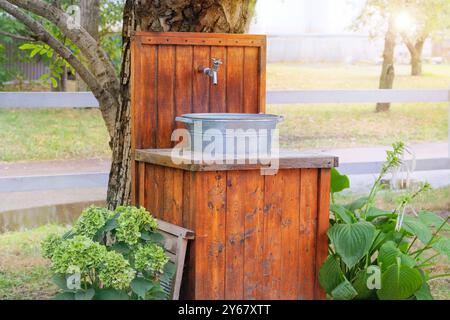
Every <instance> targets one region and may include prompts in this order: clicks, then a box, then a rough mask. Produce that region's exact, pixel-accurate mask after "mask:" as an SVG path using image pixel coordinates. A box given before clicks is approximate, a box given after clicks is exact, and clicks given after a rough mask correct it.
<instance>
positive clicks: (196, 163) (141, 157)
mask: <svg viewBox="0 0 450 320" xmlns="http://www.w3.org/2000/svg"><path fill="white" fill-rule="evenodd" d="M135 159H136V161H140V162H146V163H152V164H157V165H162V166H167V167H171V168H177V169H183V170H188V171H230V170H255V169H260V168H264V167H267V165H264V163H267V161H268V160H270V159H274V160H276V159H277V161H279V168H280V169H298V168H332V167H337V166H338V158H337V157H335V156H330V155H325V154H321V153H311V152H300V151H289V150H280V152H279V155H278V156H277V157H275V156H274V157H273V158H262V160H263V161H258V159H256V158H249V159H247V160H248V161H247V163H243V164H240V163H239V162H238V160H239V159H240V158H235V159H234V161H233V163H210V162H209V161H206V160H210V159H207V158H205V159H202V160H197V159H198V158H196V156H195V154H194V153H191V152H185V153H184V154H182V155H179V154H178V153H177V154H175V155H174V156H173V155H172V149H144V150H136V153H135ZM252 161H254V162H255V163H252Z"/></svg>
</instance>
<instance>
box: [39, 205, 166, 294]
mask: <svg viewBox="0 0 450 320" xmlns="http://www.w3.org/2000/svg"><path fill="white" fill-rule="evenodd" d="M157 227H158V226H157V223H156V220H155V219H154V218H153V217H152V216H151V215H150V213H149V212H147V211H146V210H145V209H143V208H136V207H119V208H117V209H116V210H115V211H110V210H108V209H106V208H98V207H94V206H91V207H89V208H86V209H85V210H83V212H82V214H81V216H80V217H79V219H78V220H77V221H76V223H75V224H74V226H73V228H72V229H71V230H69V231H68V232H67V233H66V234H64V235H63V236H59V235H50V236H48V237H47V238H46V239H45V240H44V241H43V242H42V255H43V256H44V257H46V258H48V259H50V260H51V271H52V272H53V273H54V276H53V281H54V282H55V283H56V284H57V285H58V286H59V287H60V288H61V289H62V290H63V292H61V293H59V294H58V295H57V296H56V297H55V298H56V299H77V300H78V299H88V300H90V299H99V300H103V299H167V298H168V297H167V295H166V294H165V293H164V291H163V290H162V288H161V286H160V281H161V279H164V280H166V281H170V280H171V279H172V277H173V273H174V270H173V266H172V265H170V264H168V263H167V262H168V261H169V259H168V257H167V256H166V254H165V251H164V249H163V248H162V247H161V246H160V241H161V240H162V236H161V235H160V234H159V233H157V231H156V229H157Z"/></svg>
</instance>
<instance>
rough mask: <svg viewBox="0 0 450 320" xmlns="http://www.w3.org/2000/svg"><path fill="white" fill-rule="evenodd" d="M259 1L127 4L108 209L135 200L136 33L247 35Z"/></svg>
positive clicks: (188, 0)
mask: <svg viewBox="0 0 450 320" xmlns="http://www.w3.org/2000/svg"><path fill="white" fill-rule="evenodd" d="M255 3H256V0H176V1H174V0H165V1H162V0H160V1H157V0H140V1H136V0H134V1H133V0H127V1H126V4H125V9H124V19H123V56H122V69H121V74H120V85H121V88H120V107H119V109H118V112H117V117H116V124H115V134H114V138H113V141H112V165H111V172H110V176H109V185H108V195H107V203H108V207H110V208H115V207H116V206H118V205H122V204H129V203H130V200H131V160H132V155H131V127H130V76H131V75H130V70H131V65H130V60H131V53H130V42H131V36H132V34H133V32H135V31H153V32H162V31H166V32H167V31H174V32H175V31H178V32H215V33H244V32H245V31H247V29H248V26H249V23H250V20H251V17H252V15H253V11H254V5H255Z"/></svg>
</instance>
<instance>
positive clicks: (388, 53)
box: [376, 19, 395, 112]
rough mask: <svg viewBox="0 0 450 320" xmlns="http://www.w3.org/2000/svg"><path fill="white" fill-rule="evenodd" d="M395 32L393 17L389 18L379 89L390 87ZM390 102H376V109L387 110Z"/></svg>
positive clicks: (392, 77)
mask: <svg viewBox="0 0 450 320" xmlns="http://www.w3.org/2000/svg"><path fill="white" fill-rule="evenodd" d="M394 50H395V32H394V22H393V19H390V20H389V27H388V30H387V32H386V37H385V39H384V51H383V68H382V70H381V76H380V85H379V88H380V89H392V85H393V84H394V77H395V68H394ZM390 106H391V104H390V103H377V107H376V111H377V112H384V111H389V108H390Z"/></svg>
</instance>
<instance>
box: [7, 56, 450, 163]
mask: <svg viewBox="0 0 450 320" xmlns="http://www.w3.org/2000/svg"><path fill="white" fill-rule="evenodd" d="M379 69H380V66H374V65H363V64H360V65H351V66H346V65H335V64H316V65H305V64H301V63H276V64H269V65H268V69H267V82H268V89H269V90H281V89H370V88H373V89H375V88H377V85H378V74H379ZM396 72H397V77H396V80H395V87H396V88H419V89H426V88H448V87H449V86H450V65H427V64H426V65H424V76H422V77H411V76H409V67H408V66H398V67H397V70H396ZM373 110H374V105H373V104H365V105H361V104H353V105H331V104H326V105H321V104H318V105H311V104H309V105H283V106H276V105H273V106H268V109H267V111H268V112H273V113H277V114H283V115H284V116H285V117H286V121H285V122H284V123H283V124H281V125H280V130H281V145H282V147H289V148H315V147H324V148H325V147H349V146H361V145H389V144H391V143H392V142H394V141H398V140H402V141H405V142H406V143H414V142H423V141H442V140H446V138H447V128H448V123H447V121H448V120H447V119H448V105H447V104H445V103H444V104H419V103H417V104H394V105H392V110H391V111H390V112H389V113H383V114H376V113H374V112H373ZM0 141H1V142H0V161H4V162H12V161H21V160H24V161H28V160H48V159H77V158H93V157H109V155H110V151H109V147H108V135H107V132H106V128H105V126H104V124H103V120H102V118H101V115H100V112H99V111H98V110H75V109H73V110H72V109H69V110H54V109H53V110H0Z"/></svg>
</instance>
